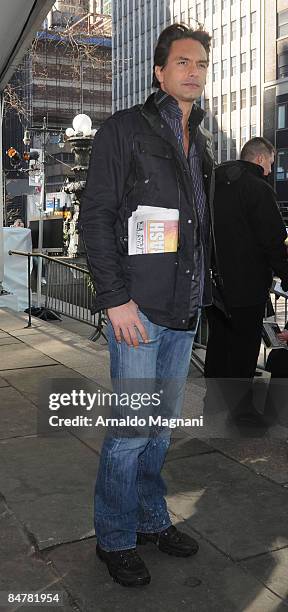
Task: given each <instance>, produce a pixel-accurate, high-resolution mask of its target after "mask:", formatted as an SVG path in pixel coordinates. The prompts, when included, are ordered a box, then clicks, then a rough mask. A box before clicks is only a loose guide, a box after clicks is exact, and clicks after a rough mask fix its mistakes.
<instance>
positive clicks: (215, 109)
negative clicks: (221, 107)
mask: <svg viewBox="0 0 288 612" xmlns="http://www.w3.org/2000/svg"><path fill="white" fill-rule="evenodd" d="M212 104H213V106H212V113H213V115H215V116H216V115H218V96H215V97H214V98H213V102H212Z"/></svg>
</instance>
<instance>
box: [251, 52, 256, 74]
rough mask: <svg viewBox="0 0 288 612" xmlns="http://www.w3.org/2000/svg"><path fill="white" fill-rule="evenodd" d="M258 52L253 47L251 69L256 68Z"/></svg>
mask: <svg viewBox="0 0 288 612" xmlns="http://www.w3.org/2000/svg"><path fill="white" fill-rule="evenodd" d="M256 65H257V54H256V49H251V70H256Z"/></svg>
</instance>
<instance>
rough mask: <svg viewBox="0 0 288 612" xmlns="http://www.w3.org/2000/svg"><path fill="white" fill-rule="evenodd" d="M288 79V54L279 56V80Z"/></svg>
mask: <svg viewBox="0 0 288 612" xmlns="http://www.w3.org/2000/svg"><path fill="white" fill-rule="evenodd" d="M285 77H288V52H287V53H282V54H280V55H278V78H279V79H285Z"/></svg>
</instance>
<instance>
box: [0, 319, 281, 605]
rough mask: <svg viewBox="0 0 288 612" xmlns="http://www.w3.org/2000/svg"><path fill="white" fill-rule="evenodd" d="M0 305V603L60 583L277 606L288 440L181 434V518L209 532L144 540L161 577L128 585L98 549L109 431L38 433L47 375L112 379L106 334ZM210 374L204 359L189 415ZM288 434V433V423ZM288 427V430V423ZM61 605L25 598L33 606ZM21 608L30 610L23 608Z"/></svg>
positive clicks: (83, 590) (174, 457) (93, 593)
mask: <svg viewBox="0 0 288 612" xmlns="http://www.w3.org/2000/svg"><path fill="white" fill-rule="evenodd" d="M26 323H27V318H26V315H23V314H18V313H13V312H12V311H9V310H8V309H2V310H1V311H0V423H1V428H0V466H1V469H0V492H1V493H0V568H1V569H0V609H1V610H5V611H6V610H10V609H13V610H18V609H20V607H21V606H20V604H19V603H17V601H16V603H14V604H13V606H12V607H9V606H8V604H7V603H5V597H6V595H5V593H8V592H10V593H15V594H16V593H27V592H34V593H38V594H43V595H44V594H47V593H51V592H53V593H60V594H61V596H62V597H63V599H62V604H63V605H61V606H58V605H56V606H53V607H55V609H57V610H59V611H60V610H64V611H65V612H66V611H70V610H75V611H81V612H90V611H96V612H98V611H99V612H102V611H108V610H109V611H110V610H113V611H114V610H115V611H116V610H117V611H119V612H126V611H127V609H128V610H129V609H131V610H132V609H136V608H137V609H138V610H141V611H142V610H143V611H145V610H149V611H150V612H154V611H155V612H156V611H157V612H158V611H160V610H167V611H169V612H170V611H171V612H175V611H178V610H185V611H186V610H187V611H188V610H189V611H193V612H210V611H211V612H212V611H213V612H214V611H216V612H218V611H219V612H236V611H237V612H240V611H249V612H268V611H269V612H276V610H277V612H278V611H281V610H287V607H288V594H287V593H288V584H287V564H288V521H287V515H288V490H287V489H288V453H287V450H288V447H287V442H286V438H285V432H284V434H283V431H282V435H281V438H282V439H276V438H273V439H270V438H269V437H264V438H259V439H254V438H249V439H242V440H240V439H230V440H228V439H225V438H214V439H212V438H209V439H205V440H204V439H196V438H193V437H191V435H189V433H188V432H187V430H185V431H182V432H180V433H179V432H177V435H175V437H174V439H173V442H172V444H171V447H170V450H169V453H168V457H167V460H166V463H165V466H164V477H165V479H166V482H167V484H168V496H167V502H168V507H169V511H170V513H171V517H172V520H173V523H174V524H175V525H177V526H179V527H180V528H181V529H183V530H184V531H186V532H187V533H190V534H191V535H192V536H194V537H195V538H196V539H197V540H198V541H199V544H200V550H199V553H198V554H197V555H196V556H195V557H192V558H188V559H178V558H173V557H170V556H167V555H165V554H163V553H161V552H160V551H158V550H157V549H155V548H154V547H153V545H147V546H145V547H141V554H142V556H143V558H144V560H145V562H146V563H147V566H148V567H149V569H150V572H151V575H152V581H151V584H150V585H149V586H148V587H145V588H142V589H140V590H137V589H136V590H135V589H125V588H123V587H121V586H119V585H117V584H115V583H114V582H113V581H112V580H111V578H110V577H109V575H108V573H107V570H106V567H105V566H104V565H103V564H101V562H100V561H99V560H96V558H95V535H94V531H93V489H94V482H95V476H96V472H97V465H98V461H99V450H100V447H101V440H102V434H101V432H100V433H99V435H98V434H97V436H95V437H93V438H92V437H87V436H86V435H85V434H79V433H77V434H75V433H73V434H72V433H69V432H68V431H67V432H66V433H65V434H63V433H62V434H60V433H59V435H58V434H57V433H55V434H54V436H53V437H47V436H43V435H42V436H40V435H37V409H38V411H39V406H40V398H39V392H40V391H41V389H42V388H43V385H44V384H45V382H47V380H48V379H71V380H73V382H74V381H75V380H77V382H80V383H81V382H82V383H83V385H84V384H85V385H86V384H87V383H88V382H89V384H93V383H94V384H96V385H97V389H98V388H101V389H109V388H110V381H109V357H108V352H107V346H106V343H105V342H104V341H102V340H100V341H98V342H97V343H96V344H95V343H92V342H91V341H90V340H89V339H87V338H88V336H89V334H90V328H88V327H85V328H83V326H82V325H80V324H75V323H74V322H71V321H67V320H64V321H62V323H61V322H60V323H53V324H51V323H45V322H42V321H41V320H39V319H33V326H32V327H31V328H26V327H25V325H26ZM204 393H205V385H204V381H203V379H202V378H201V377H200V375H199V373H198V372H197V371H196V370H194V369H191V372H190V376H189V379H188V383H187V392H186V399H185V414H186V415H188V414H189V407H190V408H191V406H193V409H194V408H195V406H196V408H197V407H198V408H199V406H200V407H201V405H202V401H203V396H204ZM287 434H288V432H287ZM287 439H288V435H287ZM48 608H52V605H51V604H50V605H49V604H48V606H45V607H44V606H42V605H40V604H39V603H38V604H36V607H35V606H29V604H28V605H26V606H25V607H23V610H30V609H31V610H35V609H37V610H38V609H39V610H42V609H48ZM21 609H22V608H21Z"/></svg>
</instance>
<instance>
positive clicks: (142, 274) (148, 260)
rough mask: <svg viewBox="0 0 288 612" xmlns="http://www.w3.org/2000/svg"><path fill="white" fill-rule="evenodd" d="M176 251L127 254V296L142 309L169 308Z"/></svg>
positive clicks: (172, 294) (171, 298) (175, 269)
mask: <svg viewBox="0 0 288 612" xmlns="http://www.w3.org/2000/svg"><path fill="white" fill-rule="evenodd" d="M177 266H178V253H150V254H145V255H127V256H126V257H125V277H126V282H127V289H128V293H129V295H130V296H131V298H132V299H133V300H134V301H135V302H136V304H138V306H140V307H141V306H143V307H144V308H151V309H155V310H162V311H166V312H167V311H170V310H171V309H172V308H173V302H174V293H175V283H176V275H177Z"/></svg>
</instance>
